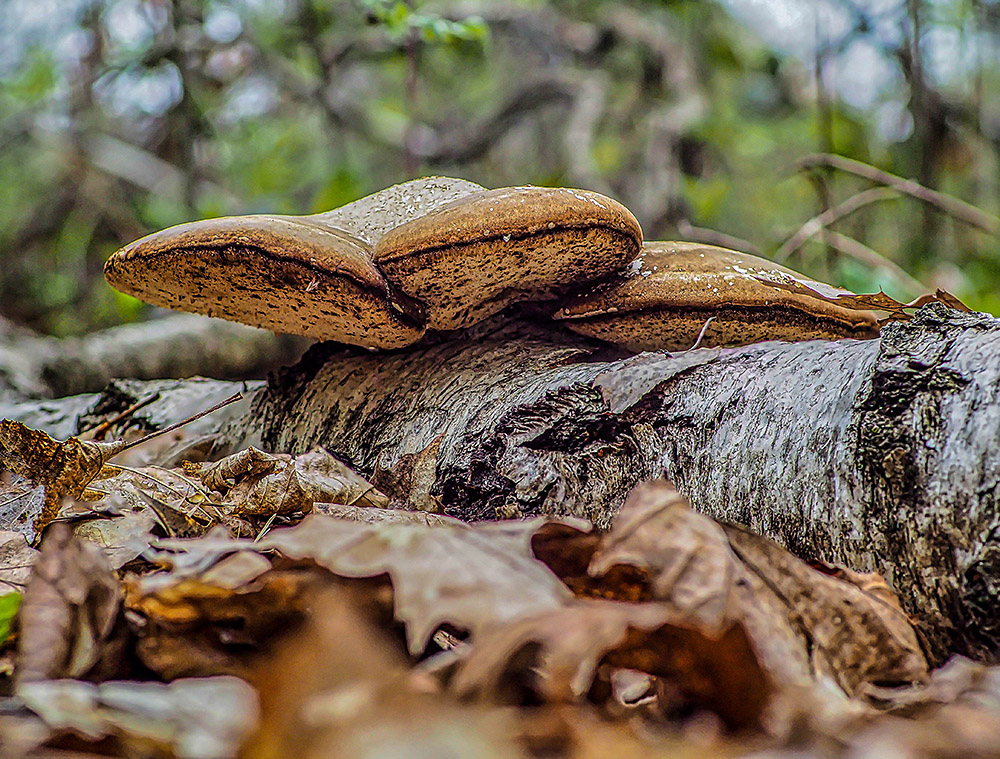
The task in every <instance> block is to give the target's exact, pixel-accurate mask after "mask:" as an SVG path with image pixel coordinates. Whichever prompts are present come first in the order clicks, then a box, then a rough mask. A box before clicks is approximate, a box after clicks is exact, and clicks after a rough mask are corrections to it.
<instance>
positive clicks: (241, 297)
mask: <svg viewBox="0 0 1000 759" xmlns="http://www.w3.org/2000/svg"><path fill="white" fill-rule="evenodd" d="M104 272H105V276H106V277H107V280H108V282H110V283H111V284H112V285H113V286H114V287H116V288H117V289H119V290H121V291H122V292H126V293H129V294H130V295H134V296H136V297H137V298H140V299H141V300H144V301H146V302H147V303H152V304H154V305H157V306H163V307H165V308H172V309H176V310H180V311H190V312H193V313H199V314H205V315H207V316H216V317H220V318H223V319H228V320H230V321H237V322H242V323H244V324H250V325H253V326H255V327H263V328H265V329H270V330H273V331H275V332H287V333H291V334H296V335H303V336H306V337H315V338H319V339H323V340H339V341H342V342H346V343H352V344H355V345H364V346H367V347H372V348H396V347H402V346H404V345H409V344H411V343H413V342H415V341H416V340H418V339H419V338H420V336H421V335H422V334H423V332H424V328H423V324H424V318H423V313H422V309H421V308H420V306H419V304H418V303H416V302H415V301H413V300H412V299H410V298H407V297H406V296H405V295H402V294H401V293H399V292H397V291H395V290H394V288H392V287H391V285H389V283H388V282H386V281H385V279H384V277H383V276H382V274H381V272H380V271H379V270H378V268H377V267H376V266H375V265H374V264H373V263H372V260H371V255H370V249H369V247H368V246H367V245H366V244H365V243H364V242H362V241H361V240H359V239H358V238H357V237H355V236H354V235H352V234H349V233H348V232H345V231H343V230H340V229H337V228H335V227H331V226H327V225H324V224H321V223H317V222H316V221H314V220H312V219H310V218H309V217H294V216H292V217H288V216H234V217H224V218H219V219H209V220H207V221H196V222H192V223H189V224H181V225H179V226H176V227H170V228H169V229H165V230H163V231H161V232H156V233H155V234H152V235H149V236H147V237H144V238H142V239H141V240H138V241H136V242H133V243H132V244H130V245H128V246H126V247H125V248H122V249H121V250H119V251H118V252H116V253H115V254H114V255H112V256H111V258H109V259H108V261H107V264H106V265H105V267H104Z"/></svg>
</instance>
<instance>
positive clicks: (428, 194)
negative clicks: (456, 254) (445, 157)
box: [309, 177, 486, 247]
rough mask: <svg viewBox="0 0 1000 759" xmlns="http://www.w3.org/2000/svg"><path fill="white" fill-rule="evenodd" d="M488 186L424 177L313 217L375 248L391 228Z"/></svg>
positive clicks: (481, 190)
mask: <svg viewBox="0 0 1000 759" xmlns="http://www.w3.org/2000/svg"><path fill="white" fill-rule="evenodd" d="M485 189H486V188H484V187H483V186H482V185H478V184H476V183H475V182H469V181H467V180H465V179H455V178H453V177H424V178H422V179H413V180H411V181H409V182H403V183H402V184H397V185H393V186H392V187H386V188H385V189H384V190H379V191H378V192H375V193H372V194H371V195H366V196H365V197H363V198H360V199H358V200H355V201H354V202H352V203H348V204H347V205H346V206H341V207H340V208H335V209H333V210H332V211H326V212H325V213H318V214H315V215H313V216H311V217H309V218H312V219H315V220H316V221H319V222H322V223H324V224H329V225H332V226H334V227H338V228H340V229H344V230H346V231H348V232H350V233H351V234H353V235H354V236H355V237H359V238H361V239H362V240H364V241H365V242H366V243H368V244H369V245H371V246H372V247H374V246H375V244H376V243H377V242H378V241H379V239H381V237H382V236H383V235H384V234H385V233H386V232H388V231H389V230H391V229H394V228H396V227H398V226H400V225H401V224H405V223H406V222H408V221H412V220H413V219H416V218H418V217H420V216H423V215H424V214H427V213H430V212H431V211H433V210H434V209H436V208H440V207H441V206H444V205H447V204H448V203H453V202H454V201H456V200H458V199H460V198H463V197H466V196H468V195H473V194H475V193H478V192H483V191H484V190H485Z"/></svg>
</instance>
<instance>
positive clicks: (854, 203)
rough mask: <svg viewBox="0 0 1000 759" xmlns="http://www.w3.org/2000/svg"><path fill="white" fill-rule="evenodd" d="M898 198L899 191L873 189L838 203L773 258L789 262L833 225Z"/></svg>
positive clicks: (793, 237) (784, 243) (784, 244)
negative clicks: (797, 252)
mask: <svg viewBox="0 0 1000 759" xmlns="http://www.w3.org/2000/svg"><path fill="white" fill-rule="evenodd" d="M898 197H899V191H898V190H896V189H894V188H891V187H872V188H871V189H868V190H864V191H863V192H859V193H857V194H856V195H852V196H851V197H849V198H848V199H847V200H845V201H843V202H842V203H838V204H837V205H835V206H833V207H832V208H828V209H826V210H825V211H824V212H823V213H821V214H818V215H816V216H813V217H812V218H811V219H809V221H807V222H806V223H805V224H803V225H802V226H801V227H799V228H798V231H796V232H795V234H793V235H792V236H791V237H789V238H788V239H787V240H785V241H784V242H783V243H782V244H781V247H780V248H778V250H777V251H775V253H774V255H773V256H771V258H772V259H773V260H775V261H777V262H778V263H784V262H785V261H787V260H788V257H789V256H791V255H792V254H793V253H795V252H796V251H797V250H798V249H799V248H801V247H802V246H803V245H805V243H806V242H807V241H808V240H809V238H811V237H814V236H815V235H817V234H818V233H819V232H820V231H821V230H823V229H825V228H826V227H829V226H830V225H831V224H834V223H836V222H838V221H840V220H841V219H843V218H845V217H847V216H850V215H851V214H852V213H854V212H855V211H857V210H858V209H859V208H863V207H864V206H867V205H870V204H872V203H878V202H880V201H883V200H892V199H894V198H898Z"/></svg>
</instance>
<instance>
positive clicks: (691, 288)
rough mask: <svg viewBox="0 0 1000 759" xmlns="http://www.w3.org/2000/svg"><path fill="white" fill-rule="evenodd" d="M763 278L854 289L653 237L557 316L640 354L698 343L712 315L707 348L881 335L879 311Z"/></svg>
mask: <svg viewBox="0 0 1000 759" xmlns="http://www.w3.org/2000/svg"><path fill="white" fill-rule="evenodd" d="M758 277H759V278H762V279H768V280H771V281H774V282H786V283H791V282H799V283H802V284H804V285H806V286H807V287H810V288H812V289H814V290H817V291H819V292H822V293H823V294H825V295H831V294H833V293H847V292H848V291H846V290H841V289H839V288H834V287H832V286H830V285H827V284H824V283H821V282H815V281H814V280H811V279H808V278H807V277H805V276H804V275H802V274H799V273H798V272H795V271H793V270H791V269H788V268H785V267H783V266H780V265H778V264H775V263H773V262H771V261H768V260H766V259H763V258H758V257H756V256H751V255H747V254H743V253H737V252H735V251H732V250H726V249H725V248H718V247H714V246H711V245H702V244H699V243H689V242H647V243H645V244H644V245H643V249H642V255H641V256H640V257H639V258H637V259H636V260H634V261H633V262H632V263H631V264H630V265H629V266H628V267H627V269H626V270H625V271H624V272H623V273H621V274H620V275H618V276H614V277H612V278H610V279H609V280H607V281H605V282H602V283H600V284H599V285H597V286H596V287H594V288H592V289H590V290H589V291H585V292H582V293H580V294H578V295H575V296H571V297H569V298H567V299H566V300H565V301H563V303H562V306H561V308H560V309H559V310H558V311H556V313H555V314H554V315H553V317H554V318H555V319H558V320H561V321H562V322H563V324H565V326H567V327H569V328H570V329H572V330H574V331H576V332H580V333H582V334H585V335H589V336H591V337H596V338H599V339H601V340H606V341H608V342H611V343H615V344H618V345H621V346H623V347H625V348H628V349H629V350H634V351H645V350H685V349H687V348H690V347H692V346H693V345H694V343H695V341H696V340H697V338H698V334H699V333H700V332H701V329H702V327H704V325H705V323H706V322H707V321H708V319H709V318H712V317H714V319H713V321H712V322H711V323H710V324H709V325H708V327H707V328H706V329H705V335H704V337H703V339H702V345H703V346H704V347H710V346H719V345H722V346H738V345H748V344H750V343H755V342H761V341H764V340H787V341H796V340H813V339H840V338H871V337H876V336H877V335H878V322H877V319H876V317H875V314H874V313H872V312H871V311H856V310H851V309H847V308H844V307H842V306H838V305H837V304H835V303H827V302H825V301H823V300H820V299H817V298H811V297H809V296H807V295H802V294H798V293H792V292H788V291H785V290H781V289H778V288H775V287H771V286H769V285H767V284H766V283H764V282H760V281H759V280H758Z"/></svg>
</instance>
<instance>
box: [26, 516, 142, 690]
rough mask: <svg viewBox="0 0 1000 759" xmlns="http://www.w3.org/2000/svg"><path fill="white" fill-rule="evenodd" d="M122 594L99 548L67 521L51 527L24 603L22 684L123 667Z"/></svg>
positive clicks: (106, 673)
mask: <svg viewBox="0 0 1000 759" xmlns="http://www.w3.org/2000/svg"><path fill="white" fill-rule="evenodd" d="M121 598H122V597H121V591H120V590H119V587H118V581H117V579H115V577H114V575H113V574H112V572H111V567H110V566H109V565H108V562H107V560H106V559H105V558H104V555H103V553H102V552H101V549H99V548H98V547H97V546H95V545H92V544H90V543H87V542H86V541H83V540H80V539H78V538H77V537H75V536H74V535H73V531H72V530H71V529H70V527H69V526H68V525H66V524H54V525H52V527H51V528H50V529H49V530H48V532H47V533H46V536H45V540H44V541H43V542H42V549H41V552H40V554H39V557H38V560H37V562H36V563H35V568H34V572H33V573H32V575H31V579H30V581H29V582H28V587H27V590H26V591H25V594H24V603H23V605H22V606H21V617H20V619H21V634H20V636H19V637H18V644H19V646H18V656H17V675H18V679H19V682H22V683H24V682H31V681H35V680H48V679H54V678H60V677H84V676H88V677H93V678H95V679H101V678H104V677H107V676H109V675H112V674H114V673H115V672H117V671H119V670H120V669H121V667H122V666H123V662H122V653H123V649H124V645H125V639H126V631H125V627H124V618H123V616H122V608H121Z"/></svg>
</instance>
